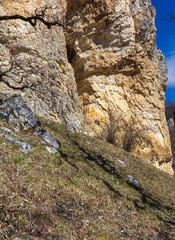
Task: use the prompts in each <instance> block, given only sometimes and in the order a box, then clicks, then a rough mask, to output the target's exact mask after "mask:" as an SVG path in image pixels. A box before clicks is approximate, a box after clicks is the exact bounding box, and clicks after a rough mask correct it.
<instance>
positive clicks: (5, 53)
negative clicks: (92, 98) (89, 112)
mask: <svg viewBox="0 0 175 240" xmlns="http://www.w3.org/2000/svg"><path fill="white" fill-rule="evenodd" d="M46 3H47V4H48V7H50V6H53V8H54V9H48V10H47V11H46V20H48V21H52V19H47V18H49V16H51V17H50V18H54V19H56V20H59V18H63V17H64V15H65V4H62V3H63V1H61V0H60V1H45V0H37V1H36V0H30V1H26V0H19V1H13V0H3V1H1V2H0V13H1V16H4V15H5V16H12V15H16V14H18V15H21V16H25V17H29V16H32V15H35V14H36V13H35V12H37V13H38V14H41V13H42V11H43V9H44V8H45V5H46ZM50 11H51V12H50ZM0 59H1V60H0V66H1V71H2V72H7V73H6V74H5V76H3V78H1V80H0V91H1V95H2V93H3V94H4V95H5V96H6V97H9V96H11V95H13V94H14V93H20V94H22V97H23V99H25V102H26V103H28V105H29V106H30V108H31V109H32V110H33V111H34V112H35V113H37V114H38V115H40V116H43V117H45V118H50V119H53V120H56V121H58V122H60V123H61V122H62V123H64V124H67V125H68V126H69V125H71V126H74V129H75V130H81V129H82V126H83V114H82V111H81V108H80V104H79V101H78V95H77V89H76V83H75V78H74V71H73V69H72V67H71V65H70V64H69V63H68V61H67V54H66V44H65V37H64V31H63V29H62V28H61V27H59V26H55V27H52V28H51V29H48V28H47V26H45V25H44V24H43V23H41V22H40V21H38V23H37V25H36V26H35V27H33V26H32V25H31V24H30V23H29V22H25V21H22V20H20V19H17V20H9V21H0ZM21 76H23V78H21ZM14 79H15V81H14Z"/></svg>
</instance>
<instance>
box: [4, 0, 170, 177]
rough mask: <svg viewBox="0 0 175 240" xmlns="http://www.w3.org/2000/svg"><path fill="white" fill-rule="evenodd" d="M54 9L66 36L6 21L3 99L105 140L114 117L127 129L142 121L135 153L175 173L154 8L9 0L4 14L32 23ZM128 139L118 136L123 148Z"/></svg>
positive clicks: (57, 29)
mask: <svg viewBox="0 0 175 240" xmlns="http://www.w3.org/2000/svg"><path fill="white" fill-rule="evenodd" d="M46 3H47V6H50V7H49V8H48V9H47V11H46V14H44V16H42V17H43V18H44V19H46V21H52V20H53V19H54V20H55V19H58V20H59V21H61V22H62V23H63V25H64V26H66V27H65V29H64V28H63V27H62V26H53V27H52V28H50V29H48V27H47V26H46V25H44V24H43V23H42V22H40V21H38V22H37V24H36V26H34V27H33V26H32V25H31V24H30V23H29V22H25V21H23V20H20V19H17V20H9V21H0V27H1V28H0V48H1V49H0V54H1V62H0V64H1V68H2V70H1V72H2V71H6V72H7V74H5V76H3V77H1V79H0V91H1V95H2V93H3V94H4V95H5V96H8V95H11V94H12V93H14V92H18V93H21V94H22V96H23V98H24V100H25V101H26V102H27V103H28V104H29V105H30V107H31V108H32V109H33V110H34V111H35V113H36V114H37V115H41V116H44V117H46V118H52V119H54V120H56V121H59V122H63V123H65V124H67V125H68V126H69V128H71V129H72V128H74V129H76V130H82V129H83V128H84V131H86V132H87V133H88V134H90V135H92V136H100V137H102V138H106V137H107V131H108V126H109V125H110V122H111V112H112V116H113V119H116V120H117V122H121V124H129V123H131V122H133V121H134V127H135V129H136V130H135V131H141V129H147V131H146V132H145V133H144V135H146V138H145V136H144V140H143V141H140V142H139V145H138V144H137V145H135V146H134V148H133V149H132V151H133V152H134V153H135V154H137V155H140V156H141V157H142V158H143V159H145V160H146V161H148V162H150V163H152V164H153V165H155V166H156V167H158V168H160V169H162V170H164V171H166V172H168V173H170V174H172V173H173V171H172V167H171V164H172V154H171V147H170V139H169V133H168V128H167V125H166V120H165V109H164V100H165V90H166V86H167V71H166V63H165V59H164V56H163V54H162V53H161V51H160V50H159V49H157V47H156V43H155V39H156V28H155V23H154V21H155V14H156V12H155V9H154V7H153V6H152V5H151V1H150V0H141V1H140V0H120V1H114V0H67V1H66V0H52V1H51V0H47V1H42V0H40V1H39V0H38V1H34V0H28V1H23V0H16V1H12V0H11V1H10V0H1V1H0V12H1V16H3V15H15V14H20V15H23V16H26V17H27V16H31V15H35V14H36V12H37V11H40V12H41V13H42V11H41V9H44V7H45V5H46ZM41 13H40V14H41ZM41 15H42V14H41ZM12 62H15V64H14V65H15V66H14V65H13V64H12ZM8 70H10V71H8ZM13 72H14V73H13ZM31 72H32V74H31ZM21 75H23V76H24V77H23V78H22V81H21V77H20V76H21ZM14 78H15V80H16V81H14ZM18 78H19V79H18ZM124 135H125V133H124V130H122V131H119V132H116V134H115V138H116V142H119V143H121V146H122V139H123V138H124Z"/></svg>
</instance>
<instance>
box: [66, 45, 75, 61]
mask: <svg viewBox="0 0 175 240" xmlns="http://www.w3.org/2000/svg"><path fill="white" fill-rule="evenodd" d="M66 49H67V59H68V62H69V63H70V64H72V61H73V59H74V57H75V55H76V52H75V50H74V49H73V47H72V46H70V45H68V44H66Z"/></svg>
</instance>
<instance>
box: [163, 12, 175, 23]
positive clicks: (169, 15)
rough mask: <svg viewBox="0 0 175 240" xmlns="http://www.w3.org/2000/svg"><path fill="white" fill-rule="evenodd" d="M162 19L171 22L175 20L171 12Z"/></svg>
mask: <svg viewBox="0 0 175 240" xmlns="http://www.w3.org/2000/svg"><path fill="white" fill-rule="evenodd" d="M163 20H164V21H166V22H171V21H174V20H175V15H174V13H173V12H171V13H169V14H168V16H167V17H166V18H163Z"/></svg>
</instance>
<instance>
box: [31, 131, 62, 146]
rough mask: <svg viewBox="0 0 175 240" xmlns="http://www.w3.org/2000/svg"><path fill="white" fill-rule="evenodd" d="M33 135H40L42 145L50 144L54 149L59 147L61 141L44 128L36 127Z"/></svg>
mask: <svg viewBox="0 0 175 240" xmlns="http://www.w3.org/2000/svg"><path fill="white" fill-rule="evenodd" d="M34 135H35V136H37V137H40V138H41V139H42V142H43V144H44V145H50V146H52V147H53V148H55V149H59V148H60V147H61V143H60V142H59V141H58V140H57V139H56V138H54V137H53V136H52V135H51V134H50V133H48V132H47V131H45V130H44V129H37V130H36V132H35V134H34Z"/></svg>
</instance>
